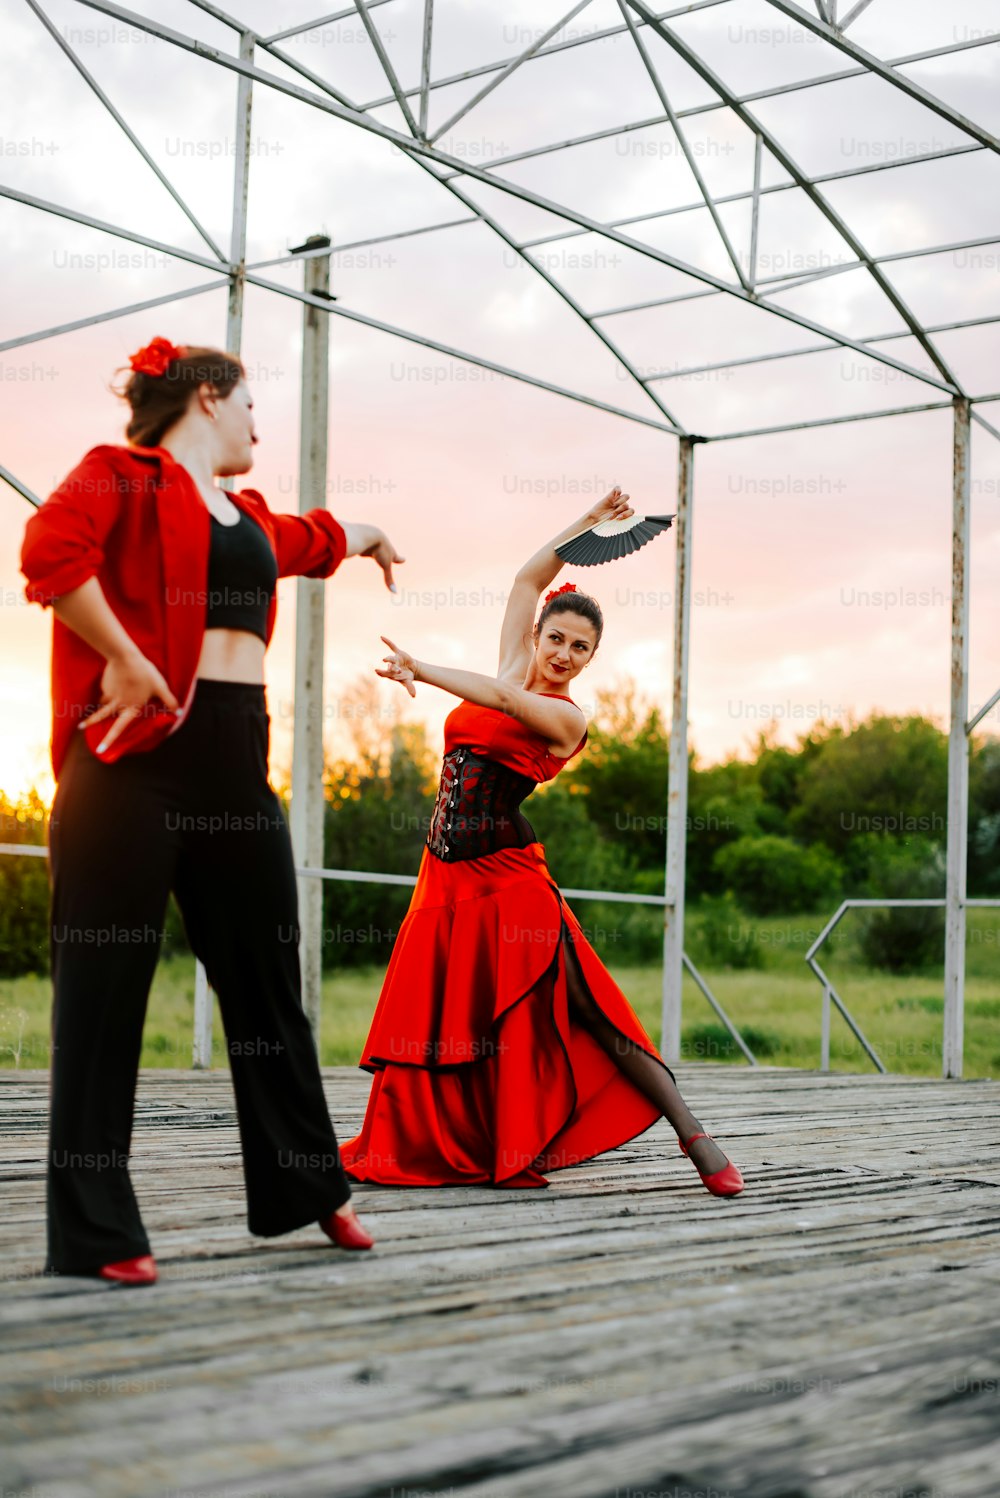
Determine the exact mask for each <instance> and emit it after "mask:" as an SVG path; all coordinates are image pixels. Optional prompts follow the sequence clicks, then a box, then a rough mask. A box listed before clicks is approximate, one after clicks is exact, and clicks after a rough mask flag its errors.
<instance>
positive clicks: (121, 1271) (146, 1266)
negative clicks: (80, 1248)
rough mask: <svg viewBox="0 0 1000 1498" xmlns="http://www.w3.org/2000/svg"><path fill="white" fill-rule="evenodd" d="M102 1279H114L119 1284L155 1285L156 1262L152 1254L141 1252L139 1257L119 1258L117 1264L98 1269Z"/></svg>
mask: <svg viewBox="0 0 1000 1498" xmlns="http://www.w3.org/2000/svg"><path fill="white" fill-rule="evenodd" d="M97 1273H98V1276H99V1278H100V1279H102V1280H114V1281H115V1283H116V1284H119V1285H155V1284H156V1262H155V1260H154V1259H153V1256H152V1254H141V1255H140V1257H139V1258H138V1259H119V1260H118V1262H117V1263H116V1264H105V1265H104V1266H103V1267H102V1268H101V1269H99V1270H98V1271H97Z"/></svg>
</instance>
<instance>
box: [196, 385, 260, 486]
mask: <svg viewBox="0 0 1000 1498" xmlns="http://www.w3.org/2000/svg"><path fill="white" fill-rule="evenodd" d="M208 409H209V410H210V411H214V412H215V419H214V421H213V422H212V427H213V434H214V438H215V460H214V462H213V465H212V466H213V468H214V469H215V472H216V474H217V475H218V476H219V477H220V478H224V477H226V476H227V475H230V474H237V473H248V472H249V471H250V469H251V468H252V467H253V448H254V444H255V443H256V442H257V440H258V439H257V434H256V432H255V430H254V418H253V397H252V396H251V394H250V388H249V386H248V385H247V382H246V380H240V381H238V382H237V384H235V385H234V386H233V388H232V390H231V391H230V392H229V394H228V395H226V396H219V395H216V396H215V397H214V398H213V399H212V400H211V401H210V402H209V404H208Z"/></svg>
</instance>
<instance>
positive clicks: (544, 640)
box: [535, 610, 597, 691]
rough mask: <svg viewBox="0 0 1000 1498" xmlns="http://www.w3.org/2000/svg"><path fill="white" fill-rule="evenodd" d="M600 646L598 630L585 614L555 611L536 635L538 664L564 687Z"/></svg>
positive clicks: (548, 677) (547, 678) (549, 680)
mask: <svg viewBox="0 0 1000 1498" xmlns="http://www.w3.org/2000/svg"><path fill="white" fill-rule="evenodd" d="M596 649H597V630H596V628H595V627H594V625H593V624H592V623H591V621H590V620H589V619H587V618H585V617H584V616H583V614H574V613H571V612H570V611H569V610H566V611H564V612H562V613H551V614H550V615H549V616H548V618H547V619H546V620H545V623H544V624H543V625H542V627H541V629H539V630H538V631H537V632H536V635H535V666H536V668H537V670H538V672H539V674H540V675H541V676H542V677H543V679H544V680H545V682H546V683H547V684H548V685H550V686H555V687H556V688H557V689H558V690H560V691H561V690H562V689H563V687H564V686H565V685H566V683H567V682H570V681H572V680H573V677H574V676H578V675H579V674H580V672H581V671H582V670H583V668H584V666H586V665H587V664H588V662H589V661H590V660H591V659H592V658H593V655H594V651H595V650H596Z"/></svg>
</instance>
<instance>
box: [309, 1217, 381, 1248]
mask: <svg viewBox="0 0 1000 1498" xmlns="http://www.w3.org/2000/svg"><path fill="white" fill-rule="evenodd" d="M319 1225H320V1227H321V1228H322V1229H323V1231H324V1233H325V1234H326V1236H327V1237H328V1238H329V1239H331V1241H332V1242H334V1243H336V1245H337V1247H338V1248H374V1246H375V1239H374V1238H372V1237H370V1236H369V1235H368V1233H366V1232H365V1230H364V1228H363V1227H362V1226H361V1224H360V1222H359V1221H358V1219H357V1218H356V1217H355V1215H354V1213H353V1212H352V1213H351V1215H350V1216H349V1217H343V1216H339V1217H338V1215H337V1213H336V1212H331V1213H330V1214H329V1215H328V1216H327V1217H323V1218H321V1219H320V1224H319Z"/></svg>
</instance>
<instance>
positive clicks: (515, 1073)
mask: <svg viewBox="0 0 1000 1498" xmlns="http://www.w3.org/2000/svg"><path fill="white" fill-rule="evenodd" d="M568 941H571V942H572V943H573V948H574V951H575V953H576V956H577V959H578V963H579V968H580V971H581V972H582V974H583V978H584V981H585V982H586V984H587V985H588V987H589V989H590V993H591V995H592V997H593V998H594V1000H595V1001H596V1003H597V1005H598V1006H599V1008H600V1009H601V1010H602V1011H603V1012H604V1014H605V1015H606V1017H607V1018H608V1019H609V1020H610V1021H611V1023H612V1024H613V1025H614V1026H615V1028H616V1029H617V1030H618V1031H620V1032H621V1034H622V1035H624V1036H627V1037H628V1039H629V1040H631V1041H634V1042H635V1044H636V1045H638V1046H640V1047H642V1048H643V1049H644V1050H646V1051H648V1052H649V1053H650V1054H651V1055H653V1056H655V1057H656V1059H657V1060H662V1058H661V1057H660V1055H659V1052H658V1051H657V1050H656V1048H655V1047H654V1045H653V1043H652V1041H651V1040H650V1038H649V1036H648V1035H647V1034H646V1032H645V1030H644V1029H643V1027H642V1025H641V1024H640V1022H639V1019H638V1017H637V1015H636V1014H635V1012H634V1010H633V1009H632V1007H631V1005H630V1004H629V1002H628V1000H627V999H626V997H625V995H624V994H623V993H622V991H621V989H620V988H619V987H618V986H617V984H616V983H615V982H614V979H613V978H612V977H611V974H610V973H609V972H608V970H607V968H606V967H605V966H604V964H603V963H602V962H601V960H600V958H599V957H598V956H597V953H596V952H595V951H594V949H593V947H592V946H591V945H590V943H589V942H588V941H587V939H586V937H585V936H584V934H583V930H582V928H581V927H580V925H579V924H578V922H577V920H576V918H575V916H574V915H573V913H572V911H571V910H570V909H569V906H568V905H567V904H566V902H565V901H564V899H563V897H562V895H561V894H560V892H559V890H558V888H557V887H556V884H555V882H554V880H553V878H552V875H551V874H550V873H549V869H548V866H547V864H546V862H545V852H544V849H543V847H542V845H541V843H537V842H536V843H532V844H530V846H528V847H527V848H508V849H502V850H500V851H498V852H496V853H490V854H487V855H486V856H485V857H482V858H475V859H468V860H465V861H461V862H457V863H454V864H449V863H446V862H444V861H443V860H442V859H439V858H437V857H436V856H435V855H434V854H432V853H431V852H430V851H429V849H427V848H425V849H424V853H423V858H422V861H421V865H420V874H419V878H418V880H417V885H416V889H415V890H414V893H413V899H412V901H411V903H410V908H409V910H408V912H407V914H406V917H405V919H404V921H403V923H402V925H401V927H400V929H399V934H398V936H397V938H396V943H395V946H394V948H393V951H392V956H391V958H390V960H389V966H388V969H387V971H386V975H385V981H384V983H383V986H382V993H381V996H380V998H379V1002H378V1007H377V1009H376V1011H375V1017H374V1019H373V1021H372V1026H371V1031H370V1033H369V1035H368V1040H367V1042H366V1045H365V1050H364V1054H363V1056H362V1058H361V1062H360V1064H361V1066H362V1067H363V1068H364V1069H365V1070H367V1071H371V1072H374V1074H375V1076H374V1081H373V1083H372V1090H371V1096H370V1098H369V1100H368V1109H367V1112H366V1114H365V1120H364V1124H363V1126H362V1129H361V1132H360V1134H358V1135H357V1137H356V1138H354V1139H351V1140H348V1141H347V1143H346V1144H344V1145H342V1146H341V1158H342V1161H343V1164H344V1168H345V1170H346V1171H347V1173H348V1175H350V1176H351V1177H352V1178H353V1179H354V1180H357V1181H377V1182H380V1183H382V1184H386V1185H398V1186H443V1185H462V1184H464V1185H473V1184H483V1185H495V1186H518V1187H521V1186H545V1185H547V1184H548V1182H547V1181H546V1179H545V1177H544V1175H543V1173H542V1172H544V1171H546V1170H558V1169H561V1168H562V1167H564V1166H567V1165H574V1164H577V1163H578V1162H579V1161H581V1160H589V1159H590V1158H591V1157H592V1156H594V1155H599V1154H601V1153H602V1152H603V1151H604V1150H608V1149H613V1148H614V1147H615V1146H616V1145H619V1144H624V1143H625V1141H626V1140H628V1139H632V1138H634V1137H635V1135H637V1134H641V1133H642V1132H643V1131H644V1130H646V1129H648V1128H649V1127H650V1125H651V1124H653V1123H655V1122H656V1120H657V1119H658V1118H659V1117H660V1116H661V1114H660V1112H659V1110H658V1109H657V1108H656V1107H655V1105H654V1104H653V1103H651V1102H650V1101H649V1099H648V1098H647V1097H646V1096H645V1095H644V1094H643V1093H642V1092H640V1091H639V1089H638V1088H637V1087H636V1086H635V1085H634V1084H633V1083H632V1082H630V1081H629V1080H628V1078H627V1077H626V1076H624V1074H623V1073H622V1072H621V1071H619V1069H618V1067H617V1066H616V1065H615V1063H614V1061H613V1060H612V1059H611V1057H610V1056H608V1055H607V1053H606V1052H605V1051H604V1050H602V1048H601V1047H600V1046H599V1045H598V1043H597V1041H596V1040H594V1039H593V1037H592V1036H591V1035H590V1034H589V1032H588V1031H587V1030H585V1029H584V1028H583V1027H582V1026H580V1025H579V1024H577V1023H576V1022H575V1021H574V1020H573V1018H572V1016H571V1011H570V1008H569V1004H568V997H567V987H566V956H565V943H566V942H568Z"/></svg>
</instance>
